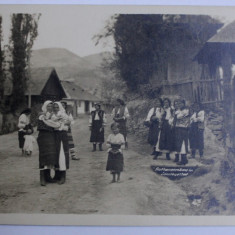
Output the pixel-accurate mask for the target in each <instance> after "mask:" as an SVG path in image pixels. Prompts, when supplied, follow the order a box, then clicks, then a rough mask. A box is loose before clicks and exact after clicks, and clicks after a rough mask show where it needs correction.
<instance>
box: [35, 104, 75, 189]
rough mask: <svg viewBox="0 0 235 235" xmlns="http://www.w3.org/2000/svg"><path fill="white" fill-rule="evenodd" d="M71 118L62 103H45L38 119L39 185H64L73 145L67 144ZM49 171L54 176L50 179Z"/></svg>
mask: <svg viewBox="0 0 235 235" xmlns="http://www.w3.org/2000/svg"><path fill="white" fill-rule="evenodd" d="M72 121H73V119H72V116H71V115H69V114H68V113H66V104H65V103H62V102H52V101H49V100H48V101H45V102H44V104H43V106H42V113H41V114H40V115H39V118H38V127H37V129H38V131H39V134H38V138H37V142H38V147H39V168H40V183H41V185H42V186H45V185H46V183H48V182H49V183H53V182H58V183H59V184H63V183H65V180H66V170H67V169H69V154H70V152H69V151H70V148H72V149H73V147H74V145H73V144H71V143H69V141H71V139H70V138H71V137H69V136H70V135H69V133H71V129H70V125H71V123H72ZM51 169H54V170H55V175H54V177H53V178H52V177H51V173H50V172H51Z"/></svg>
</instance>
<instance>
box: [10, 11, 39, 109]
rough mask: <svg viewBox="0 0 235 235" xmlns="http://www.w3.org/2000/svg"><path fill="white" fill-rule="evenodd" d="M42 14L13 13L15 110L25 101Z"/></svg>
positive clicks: (12, 67)
mask: <svg viewBox="0 0 235 235" xmlns="http://www.w3.org/2000/svg"><path fill="white" fill-rule="evenodd" d="M39 18H40V14H32V15H31V14H13V15H12V29H11V37H10V43H11V45H10V48H9V49H10V51H11V53H12V64H11V66H10V71H11V75H12V84H13V89H12V95H11V109H12V111H15V110H16V109H17V108H18V107H19V105H21V104H22V103H24V101H25V91H26V90H27V82H28V80H29V70H30V57H31V50H32V46H33V43H34V40H35V39H36V37H37V36H38V21H39Z"/></svg>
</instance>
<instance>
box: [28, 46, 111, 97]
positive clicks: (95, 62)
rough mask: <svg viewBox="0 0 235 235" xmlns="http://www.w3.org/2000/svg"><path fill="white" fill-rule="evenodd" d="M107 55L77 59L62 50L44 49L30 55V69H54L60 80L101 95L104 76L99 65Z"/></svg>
mask: <svg viewBox="0 0 235 235" xmlns="http://www.w3.org/2000/svg"><path fill="white" fill-rule="evenodd" d="M105 55H108V54H107V53H99V54H94V55H89V56H87V57H83V58H82V57H79V56H78V55H76V54H74V53H72V52H71V51H69V50H67V49H64V48H45V49H40V50H35V51H33V53H32V59H31V63H32V67H54V68H56V71H57V73H58V75H59V77H60V79H61V80H68V79H70V80H71V79H72V80H74V82H75V83H76V84H77V85H79V86H81V87H83V88H84V89H86V90H88V91H90V92H91V93H93V92H95V91H96V92H97V91H98V94H99V93H101V87H102V81H103V79H104V76H105V75H104V74H103V72H102V69H100V64H101V63H102V61H103V58H104V56H105Z"/></svg>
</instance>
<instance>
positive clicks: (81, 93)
mask: <svg viewBox="0 0 235 235" xmlns="http://www.w3.org/2000/svg"><path fill="white" fill-rule="evenodd" d="M61 85H62V87H63V88H64V90H65V93H66V98H63V100H65V101H66V102H67V104H69V105H70V106H72V107H73V115H74V116H77V114H86V113H90V112H91V111H92V109H93V108H94V103H96V102H100V101H101V99H100V98H98V97H96V96H95V95H92V94H90V93H89V92H87V91H86V90H84V89H83V88H81V87H80V86H78V85H76V84H75V83H74V82H72V81H61Z"/></svg>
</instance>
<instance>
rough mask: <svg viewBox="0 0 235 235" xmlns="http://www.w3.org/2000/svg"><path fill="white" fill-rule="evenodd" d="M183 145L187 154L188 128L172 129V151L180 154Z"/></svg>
mask: <svg viewBox="0 0 235 235" xmlns="http://www.w3.org/2000/svg"><path fill="white" fill-rule="evenodd" d="M183 142H184V143H185V148H186V153H187V152H188V144H189V139H188V128H184V127H175V128H174V151H176V152H180V151H181V147H182V145H183Z"/></svg>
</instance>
